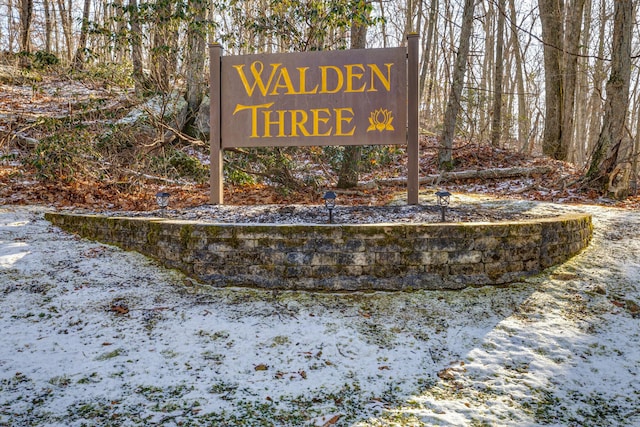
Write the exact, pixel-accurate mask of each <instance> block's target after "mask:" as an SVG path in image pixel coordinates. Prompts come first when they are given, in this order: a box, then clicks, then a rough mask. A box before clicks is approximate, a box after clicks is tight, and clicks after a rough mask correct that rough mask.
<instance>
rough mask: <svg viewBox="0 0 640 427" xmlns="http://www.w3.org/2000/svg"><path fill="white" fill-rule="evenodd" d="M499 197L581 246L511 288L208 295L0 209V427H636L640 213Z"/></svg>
mask: <svg viewBox="0 0 640 427" xmlns="http://www.w3.org/2000/svg"><path fill="white" fill-rule="evenodd" d="M480 200H481V202H480V203H481V204H482V205H483V206H485V208H487V209H492V210H495V209H498V208H499V207H500V202H495V201H491V200H489V199H486V198H482V199H480ZM503 203H507V204H509V203H511V202H503ZM511 206H513V210H514V211H519V212H525V213H527V214H531V215H555V214H559V213H564V212H585V211H586V212H589V213H591V214H592V215H593V216H594V230H595V231H594V233H595V234H594V239H593V241H592V243H591V245H590V246H589V248H587V249H586V250H585V251H584V252H583V253H581V254H580V255H578V256H576V257H574V258H572V259H571V260H570V261H568V262H567V263H565V264H563V265H561V266H558V267H555V268H553V269H550V270H548V271H545V272H544V273H543V274H540V275H538V276H536V277H533V278H531V279H527V280H526V281H524V282H522V283H516V284H513V285H511V286H509V287H482V288H471V289H465V290H462V291H442V292H433V291H421V292H404V293H381V292H376V293H352V294H349V293H346V294H327V293H311V292H271V291H262V290H252V289H238V288H232V289H209V288H207V287H204V286H201V285H199V284H196V283H194V282H193V281H192V280H191V279H189V278H186V277H185V276H183V275H181V274H179V273H177V272H175V271H171V270H167V269H164V268H162V267H160V266H159V265H158V264H157V263H155V262H154V261H152V260H150V259H147V258H145V257H144V256H142V255H140V254H137V253H133V252H124V251H122V250H120V249H118V248H115V247H112V246H107V245H102V244H99V243H95V242H90V241H87V240H83V239H79V238H77V237H75V236H73V235H70V234H67V233H64V232H62V231H60V230H59V229H57V228H55V227H53V226H51V225H50V224H49V223H48V222H46V221H45V220H44V219H43V217H42V214H43V211H44V210H43V209H42V208H37V207H13V206H11V207H9V206H7V207H0V260H2V261H1V262H0V272H1V274H0V307H1V309H2V310H1V311H0V329H2V331H3V337H2V346H1V347H0V368H1V369H0V425H30V426H63V425H64V426H80V425H84V424H91V425H106V424H114V423H117V424H118V425H124V426H130V425H150V424H163V425H178V424H181V423H182V424H190V425H234V426H242V425H246V426H255V425H274V426H315V425H333V424H331V422H333V421H335V425H336V426H346V425H350V426H360V427H363V426H382V425H384V426H409V425H410V426H430V425H436V424H440V425H451V426H456V425H460V426H467V425H473V424H477V425H481V424H484V425H496V426H499V425H530V426H531V425H608V426H628V425H640V413H639V412H638V407H639V401H640V382H638V381H637V378H638V374H639V373H640V328H638V321H639V320H638V315H639V313H638V312H637V311H636V308H637V306H636V308H634V305H633V304H634V303H635V304H637V303H639V302H640V289H639V288H640V280H638V279H639V275H640V240H639V239H638V236H639V235H640V213H638V212H634V211H631V210H622V209H613V208H603V207H595V206H577V205H576V206H563V205H554V204H542V203H534V202H530V201H517V202H516V201H514V202H513V203H511ZM323 423H324V424H323Z"/></svg>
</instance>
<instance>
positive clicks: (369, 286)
mask: <svg viewBox="0 0 640 427" xmlns="http://www.w3.org/2000/svg"><path fill="white" fill-rule="evenodd" d="M46 218H47V219H48V220H49V221H51V222H52V223H53V224H55V225H57V226H59V227H61V228H62V229H64V230H67V231H71V232H75V233H77V234H79V235H81V236H82V237H86V238H89V239H93V240H98V241H100V242H104V243H109V244H114V245H117V246H120V247H122V248H123V249H126V250H135V251H138V252H141V253H143V254H145V255H148V256H150V257H153V258H155V259H158V260H160V261H161V262H162V263H164V265H166V266H167V267H170V268H175V269H179V270H181V271H183V272H184V273H186V274H187V275H189V276H191V277H193V278H195V279H197V280H199V281H201V282H204V283H207V284H211V285H213V286H217V287H223V286H254V287H262V288H270V289H308V290H409V289H460V288H464V287H466V286H472V285H489V284H504V283H509V282H513V281H516V280H518V279H520V278H522V277H524V276H527V275H531V274H536V273H538V272H540V271H542V270H543V269H545V268H547V267H550V266H552V265H555V264H559V263H562V262H564V261H566V260H567V259H569V258H570V257H572V256H573V255H575V254H577V253H578V252H580V251H581V250H582V249H584V248H585V247H586V246H587V245H588V244H589V241H590V239H591V236H592V224H591V217H590V216H587V215H566V216H561V217H556V218H544V219H537V220H527V221H514V222H500V223H460V224H363V225H337V224H326V225H286V224H259V225H249V224H206V223H201V222H192V221H176V220H168V219H161V218H129V217H126V218H125V217H106V216H98V215H74V214H63V213H48V214H46Z"/></svg>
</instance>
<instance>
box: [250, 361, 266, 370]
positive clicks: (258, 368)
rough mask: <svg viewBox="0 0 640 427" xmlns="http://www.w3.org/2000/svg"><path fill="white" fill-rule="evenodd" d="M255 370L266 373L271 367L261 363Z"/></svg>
mask: <svg viewBox="0 0 640 427" xmlns="http://www.w3.org/2000/svg"><path fill="white" fill-rule="evenodd" d="M253 369H254V370H256V371H266V370H267V369H269V367H268V366H267V365H265V364H264V363H261V364H259V365H256V366H255V367H254V368H253Z"/></svg>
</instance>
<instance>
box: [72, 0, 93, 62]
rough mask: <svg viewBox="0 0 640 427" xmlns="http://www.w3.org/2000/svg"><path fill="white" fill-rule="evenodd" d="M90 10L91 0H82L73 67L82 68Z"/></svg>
mask: <svg viewBox="0 0 640 427" xmlns="http://www.w3.org/2000/svg"><path fill="white" fill-rule="evenodd" d="M90 10H91V0H84V8H83V9H82V25H81V26H80V38H79V40H78V47H77V49H76V54H75V56H74V57H73V68H75V69H82V67H83V66H84V60H85V57H84V53H85V50H86V49H87V32H88V31H89V12H90Z"/></svg>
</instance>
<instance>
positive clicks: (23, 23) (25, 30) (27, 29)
mask: <svg viewBox="0 0 640 427" xmlns="http://www.w3.org/2000/svg"><path fill="white" fill-rule="evenodd" d="M32 20H33V0H21V1H20V40H19V44H20V52H22V53H25V54H26V55H23V56H21V57H20V66H21V67H27V66H29V65H30V63H31V61H30V59H29V56H28V54H30V53H31V21H32Z"/></svg>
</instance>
